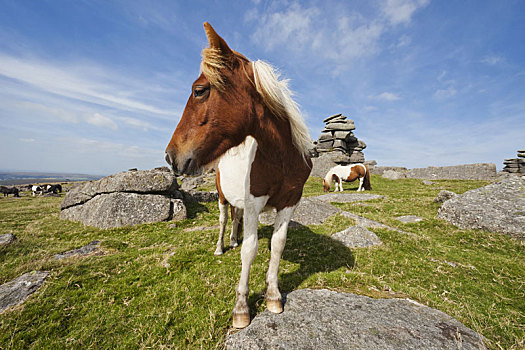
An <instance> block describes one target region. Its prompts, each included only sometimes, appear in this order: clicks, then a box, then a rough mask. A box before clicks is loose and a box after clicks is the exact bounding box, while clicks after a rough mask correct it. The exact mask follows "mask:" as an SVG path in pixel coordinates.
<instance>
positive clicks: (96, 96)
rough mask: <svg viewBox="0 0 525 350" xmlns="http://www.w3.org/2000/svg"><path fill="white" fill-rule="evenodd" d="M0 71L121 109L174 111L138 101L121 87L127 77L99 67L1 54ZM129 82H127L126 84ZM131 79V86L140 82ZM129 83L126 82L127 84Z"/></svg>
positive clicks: (164, 113)
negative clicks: (132, 82) (133, 81)
mask: <svg viewBox="0 0 525 350" xmlns="http://www.w3.org/2000/svg"><path fill="white" fill-rule="evenodd" d="M0 75H3V76H4V77H7V78H10V79H15V80H17V81H20V82H22V83H25V84H29V85H31V86H34V87H37V88H39V89H41V90H43V91H45V92H48V93H52V94H56V95H59V96H62V97H66V98H72V99H76V100H80V101H83V102H87V103H93V104H98V105H102V106H107V107H111V108H117V109H121V110H128V111H136V112H141V113H152V114H154V115H157V116H159V115H160V116H169V115H174V114H175V113H174V112H173V111H168V110H163V109H161V108H158V107H156V106H153V105H150V104H146V103H143V102H140V100H139V99H137V98H133V97H131V98H130V97H129V96H133V93H132V92H131V91H126V90H124V87H125V86H126V85H128V84H129V81H127V82H126V81H124V80H126V79H125V78H122V77H117V76H115V75H114V74H112V73H111V72H109V71H108V70H105V69H103V68H101V67H89V66H87V65H80V64H78V65H75V64H73V65H70V66H68V65H65V64H60V63H50V62H46V61H42V60H35V59H33V60H29V59H21V58H16V57H12V56H8V55H3V54H0ZM127 83H128V84H127ZM139 85H140V84H139V83H138V82H137V83H134V84H133V85H132V86H139ZM128 86H129V85H128Z"/></svg>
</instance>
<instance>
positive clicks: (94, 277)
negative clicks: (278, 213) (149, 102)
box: [0, 176, 525, 349]
mask: <svg viewBox="0 0 525 350" xmlns="http://www.w3.org/2000/svg"><path fill="white" fill-rule="evenodd" d="M320 182H321V180H320V179H316V178H314V179H310V180H309V181H308V183H307V185H306V187H305V191H304V193H305V195H306V196H312V195H319V194H322V187H321V184H320ZM435 182H436V184H435V185H433V186H428V185H423V184H422V182H421V181H420V180H409V179H406V180H398V181H391V180H387V179H383V178H381V177H377V176H373V177H372V187H373V191H371V193H375V194H381V195H384V196H385V198H383V199H378V200H373V201H368V202H365V203H363V204H364V205H358V204H355V203H354V204H352V203H347V204H335V205H337V206H338V207H340V208H342V209H344V210H347V211H351V212H354V213H357V214H359V215H362V216H364V217H367V218H369V219H373V220H376V221H380V222H382V223H384V224H387V225H389V226H392V227H396V228H399V229H401V230H403V231H406V232H409V233H412V234H411V235H406V234H401V233H398V232H393V231H388V230H381V229H372V230H373V231H374V232H375V233H376V234H377V235H378V236H379V237H380V238H381V240H382V241H383V245H381V246H378V247H375V248H369V249H348V248H345V247H344V246H342V245H341V244H339V243H338V242H336V241H333V240H332V239H330V237H329V236H330V235H331V234H332V233H334V232H337V231H339V230H342V229H344V228H346V227H347V226H349V225H351V224H352V220H350V219H348V218H344V217H342V216H335V217H333V218H331V219H329V220H328V221H327V222H326V223H325V224H324V225H320V226H309V227H299V228H294V229H290V230H289V234H288V240H287V246H286V249H285V251H284V254H283V259H282V262H281V269H280V287H281V291H283V292H291V291H292V290H295V289H299V288H306V287H310V288H329V289H332V290H338V291H346V292H354V293H359V294H363V295H369V296H373V297H403V298H406V297H408V298H411V299H414V300H416V301H418V302H420V303H422V304H425V305H428V306H430V307H433V308H436V309H439V310H442V311H444V312H446V313H448V314H449V315H451V316H453V317H455V318H457V319H458V320H460V321H461V322H463V323H464V324H465V325H466V326H467V327H470V328H472V329H474V330H475V331H477V332H479V333H481V334H482V335H483V336H485V337H486V339H487V341H488V345H489V347H490V348H493V349H523V348H525V341H524V339H525V326H524V325H525V295H524V294H525V249H524V248H525V244H524V243H523V242H521V241H518V240H515V239H512V238H509V237H507V236H504V235H500V234H493V233H489V232H485V231H478V230H460V229H458V228H456V227H455V226H452V225H449V224H447V223H446V222H444V221H441V220H437V219H435V215H436V212H437V210H438V208H439V205H438V204H436V203H433V199H434V198H435V196H436V195H437V193H438V192H439V191H440V190H441V189H447V190H451V191H454V192H456V193H462V192H464V191H467V190H470V189H473V188H476V187H480V186H483V185H485V184H487V182H483V181H435ZM356 188H357V185H356V184H355V183H353V184H345V189H347V190H350V191H354V190H355V189H356ZM61 199H62V198H52V197H51V198H43V197H36V198H33V197H30V196H24V197H22V198H12V197H9V198H8V199H6V198H3V197H2V198H0V228H1V233H13V234H15V235H16V236H17V237H18V241H17V242H16V243H15V244H13V245H11V246H10V247H7V248H0V283H4V282H7V281H9V280H11V279H13V278H15V277H17V276H19V275H21V274H23V273H26V272H29V271H32V270H46V271H51V274H50V276H49V277H48V278H47V280H46V284H45V285H44V287H42V288H41V289H40V290H38V291H37V292H36V293H35V294H33V295H32V296H31V297H30V298H29V299H28V300H27V301H26V302H25V303H24V304H22V305H21V306H18V307H14V308H11V309H10V310H8V311H6V312H4V313H3V314H2V315H0V348H2V349H3V348H5V349H8V348H14V349H41V348H58V349H62V348H96V349H99V348H116V349H130V348H131V349H134V348H159V349H162V348H180V349H185V348H192V349H193V348H205V349H213V348H221V347H222V345H223V342H224V339H225V337H226V336H227V334H228V332H229V331H230V324H231V310H232V308H233V306H234V298H235V286H236V283H237V282H238V278H239V273H240V256H239V255H240V249H234V250H228V251H227V252H226V253H225V254H224V255H223V256H220V257H216V256H214V255H213V252H214V250H215V242H216V239H217V230H216V229H209V230H206V229H204V230H202V229H201V230H197V231H188V230H187V229H188V228H192V227H197V226H204V227H212V226H216V225H217V223H218V209H217V205H216V204H215V203H209V204H206V205H203V204H195V205H193V206H191V207H189V208H188V212H189V216H190V217H189V218H188V219H187V220H184V221H182V222H179V223H177V225H176V227H170V223H155V224H146V225H140V226H135V227H125V228H119V229H112V230H98V229H95V228H90V227H84V226H83V225H82V224H78V223H72V222H68V221H62V220H60V219H59V218H58V214H59V209H58V208H59V203H60V201H61ZM409 214H410V215H418V216H421V217H423V218H424V219H425V220H423V221H422V222H419V223H415V224H402V223H400V222H398V221H397V220H395V219H394V217H396V216H400V215H409ZM271 232H272V229H271V227H269V226H262V225H261V226H260V229H259V254H258V255H257V258H256V259H255V262H254V265H253V267H252V274H251V280H250V288H251V292H250V297H249V303H250V305H251V308H252V313H253V314H254V315H255V314H257V313H259V312H261V311H262V310H264V307H265V303H264V297H263V295H264V288H265V284H264V278H265V273H266V268H267V265H268V262H269V256H270V255H269V240H270V236H271ZM95 239H99V240H101V241H102V243H101V245H102V248H103V250H104V251H105V255H102V256H90V257H87V258H83V259H78V258H77V259H75V258H72V259H66V260H63V261H55V260H53V259H52V257H53V255H54V254H56V253H59V252H63V251H65V250H69V249H73V248H78V247H80V246H82V245H85V244H87V243H89V242H91V241H92V240H95ZM451 265H455V266H451Z"/></svg>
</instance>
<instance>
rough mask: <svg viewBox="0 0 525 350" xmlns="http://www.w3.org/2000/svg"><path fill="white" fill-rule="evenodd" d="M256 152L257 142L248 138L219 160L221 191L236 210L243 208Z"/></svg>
mask: <svg viewBox="0 0 525 350" xmlns="http://www.w3.org/2000/svg"><path fill="white" fill-rule="evenodd" d="M256 151H257V141H255V139H254V138H253V137H251V136H248V137H246V139H245V140H244V142H243V143H241V144H240V145H239V146H237V147H233V148H230V149H229V150H228V151H227V152H226V153H225V154H224V155H223V156H222V157H221V158H220V160H219V163H218V168H219V172H220V186H221V190H222V192H223V193H224V197H226V200H227V201H228V202H229V203H230V204H232V205H233V206H235V207H237V208H244V201H245V199H246V195H247V194H248V193H249V189H250V174H251V168H252V163H253V161H254V159H255V153H256Z"/></svg>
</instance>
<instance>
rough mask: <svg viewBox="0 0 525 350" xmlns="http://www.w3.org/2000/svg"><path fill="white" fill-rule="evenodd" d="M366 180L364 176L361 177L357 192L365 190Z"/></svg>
mask: <svg viewBox="0 0 525 350" xmlns="http://www.w3.org/2000/svg"><path fill="white" fill-rule="evenodd" d="M364 181H365V178H364V177H361V178H359V188H358V189H357V192H361V191H364V188H363V182H364Z"/></svg>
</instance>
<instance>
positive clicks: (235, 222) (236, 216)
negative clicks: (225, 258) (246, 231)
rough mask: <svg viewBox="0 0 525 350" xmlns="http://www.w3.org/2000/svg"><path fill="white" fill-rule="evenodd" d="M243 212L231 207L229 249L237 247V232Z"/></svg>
mask: <svg viewBox="0 0 525 350" xmlns="http://www.w3.org/2000/svg"><path fill="white" fill-rule="evenodd" d="M243 212H244V210H242V209H239V208H235V207H234V206H232V232H231V234H230V247H232V248H235V247H237V246H238V245H239V243H238V242H237V241H238V239H239V231H240V228H241V219H242V215H243Z"/></svg>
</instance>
